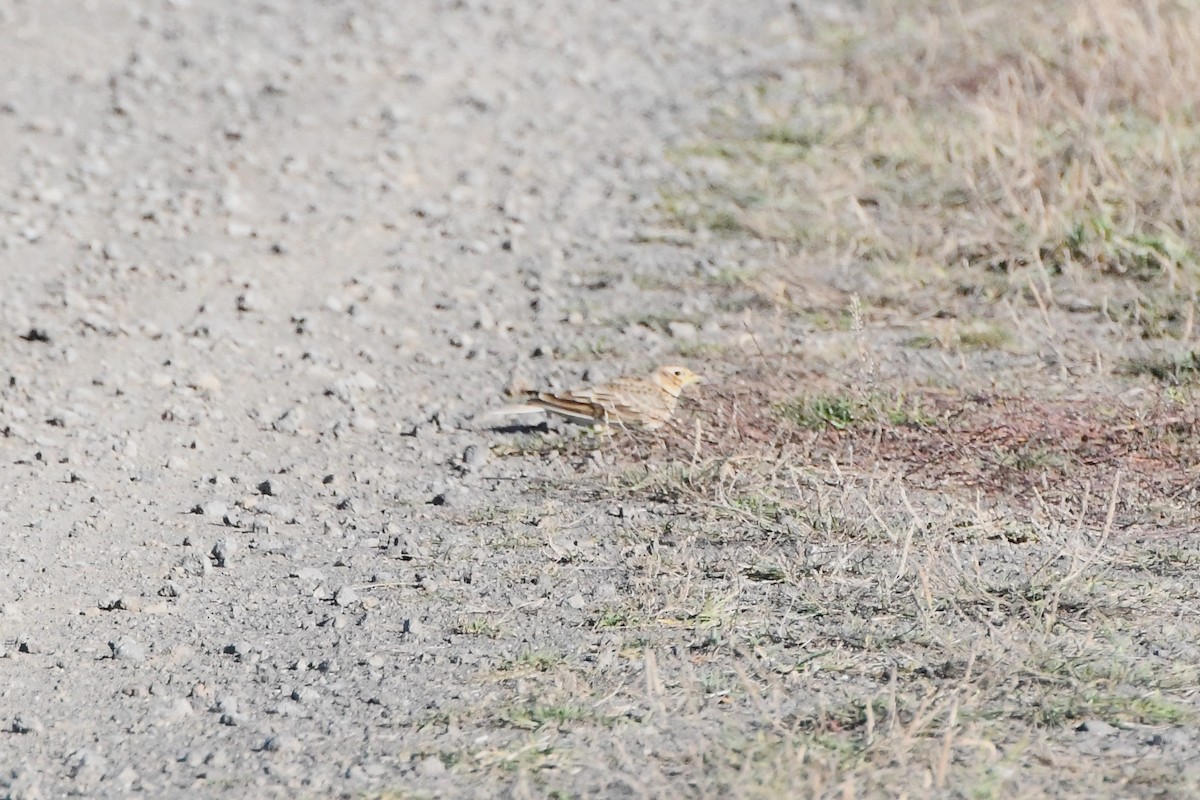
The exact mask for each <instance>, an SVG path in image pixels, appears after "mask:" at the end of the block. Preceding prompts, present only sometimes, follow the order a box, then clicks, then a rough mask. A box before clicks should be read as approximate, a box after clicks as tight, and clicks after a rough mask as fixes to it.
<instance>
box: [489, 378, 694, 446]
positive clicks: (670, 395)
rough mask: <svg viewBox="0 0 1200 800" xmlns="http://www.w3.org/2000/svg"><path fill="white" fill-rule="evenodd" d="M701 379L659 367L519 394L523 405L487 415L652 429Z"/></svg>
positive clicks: (664, 418)
mask: <svg viewBox="0 0 1200 800" xmlns="http://www.w3.org/2000/svg"><path fill="white" fill-rule="evenodd" d="M700 380H701V378H700V376H699V375H696V374H695V373H694V372H692V371H691V370H690V369H688V368H687V367H678V366H665V367H659V368H658V369H656V370H655V371H654V372H652V373H651V374H650V375H648V376H644V377H643V376H638V377H623V378H617V379H616V380H614V381H612V382H610V383H604V384H600V385H597V386H591V387H587V388H581V389H574V390H571V391H566V392H558V393H553V392H538V391H528V392H522V393H521V395H520V396H521V399H522V400H523V401H524V402H522V403H521V404H519V405H511V406H505V407H504V408H501V409H499V410H497V411H495V412H493V413H492V414H489V415H488V416H508V415H516V414H530V413H535V412H539V411H547V412H550V413H552V414H558V415H560V416H563V417H566V418H568V419H570V420H573V421H575V422H582V423H585V424H595V425H602V426H606V427H607V426H617V427H622V428H642V429H646V430H654V429H655V428H661V427H662V426H663V425H665V424H666V422H667V420H669V419H670V418H671V415H672V414H674V413H675V406H676V404H678V402H679V395H680V393H681V392H682V391H683V390H684V389H685V388H686V387H688V386H690V385H691V384H693V383H696V382H697V381H700Z"/></svg>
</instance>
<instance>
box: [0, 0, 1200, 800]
mask: <svg viewBox="0 0 1200 800" xmlns="http://www.w3.org/2000/svg"><path fill="white" fill-rule="evenodd" d="M822 13H825V14H827V16H828V17H829V18H837V17H838V15H839V14H840V13H841V12H840V11H839V10H838V9H837V8H835V7H830V8H828V9H824V11H823V12H822ZM812 19H813V17H809V16H806V13H802V12H801V11H800V10H798V7H797V5H796V4H790V3H786V2H773V1H771V0H750V1H748V2H738V3H728V2H700V3H682V2H672V1H671V0H661V1H660V0H651V1H650V2H645V1H644V0H643V1H642V2H632V1H630V2H625V1H624V0H619V1H618V2H603V3H566V2H563V3H553V2H537V1H536V0H535V1H534V2H517V1H516V0H512V1H511V2H510V1H507V0H501V2H473V1H468V2H461V1H460V2H419V3H387V2H372V1H371V0H339V1H336V2H316V1H315V0H262V1H261V2H255V3H243V2H233V0H213V1H212V2H207V1H205V2H202V1H201V0H138V1H137V2H125V1H122V2H116V1H115V0H82V1H75V0H0V277H2V279H3V280H2V283H0V434H2V435H0V554H2V558H0V571H2V572H0V575H2V577H0V673H2V676H3V677H2V680H0V730H2V732H0V742H2V745H3V746H0V787H3V791H0V795H2V796H4V797H10V798H25V799H26V800H33V799H34V798H50V797H59V796H67V795H73V796H84V797H122V796H134V795H145V796H151V797H188V798H193V797H218V796H221V797H289V798H291V797H313V798H317V797H348V798H359V797H362V798H376V797H377V798H408V797H413V798H417V797H478V798H493V797H512V798H526V797H529V798H534V797H563V798H566V797H603V798H609V797H698V798H703V797H718V796H721V797H797V796H803V797H842V798H845V797H857V796H880V797H884V796H886V797H911V798H917V797H933V796H939V797H964V798H966V797H970V798H984V797H1018V796H1020V797H1036V796H1048V797H1049V796H1052V797H1098V796H1112V797H1185V796H1200V744H1197V732H1198V730H1200V729H1198V727H1197V712H1198V711H1200V708H1198V706H1200V700H1198V698H1197V687H1200V638H1198V636H1200V622H1198V621H1197V620H1198V619H1200V616H1198V614H1197V609H1198V607H1200V584H1198V583H1197V580H1196V578H1195V571H1196V568H1197V566H1198V565H1200V543H1198V540H1197V539H1196V537H1195V535H1194V534H1195V531H1196V530H1197V524H1198V522H1200V520H1198V519H1197V512H1196V501H1197V489H1198V487H1200V472H1198V471H1197V468H1196V463H1197V456H1198V455H1200V445H1198V444H1197V442H1198V441H1200V438H1198V434H1200V415H1198V414H1197V413H1196V411H1195V404H1194V402H1193V397H1192V394H1191V388H1190V384H1189V380H1190V379H1191V377H1192V373H1194V372H1196V361H1195V358H1194V356H1191V355H1189V354H1190V352H1191V351H1190V349H1189V341H1190V337H1191V326H1190V320H1191V317H1188V319H1187V324H1186V331H1185V333H1184V334H1183V335H1180V336H1175V337H1174V338H1170V339H1169V341H1167V343H1166V344H1164V343H1163V341H1162V340H1158V339H1154V340H1152V339H1151V338H1147V337H1146V336H1143V335H1140V333H1136V332H1132V331H1133V329H1134V327H1136V324H1135V323H1131V322H1130V321H1129V319H1126V318H1124V317H1121V316H1120V315H1119V314H1116V313H1110V308H1113V307H1116V304H1117V303H1118V301H1123V299H1126V298H1128V296H1129V295H1130V294H1131V293H1134V292H1135V291H1136V290H1135V289H1130V288H1129V284H1128V283H1127V282H1124V281H1123V280H1121V279H1119V278H1115V277H1111V276H1109V277H1106V278H1104V279H1103V280H1099V279H1097V280H1095V281H1093V280H1090V279H1087V280H1084V279H1081V278H1079V276H1078V275H1076V276H1074V277H1073V276H1072V275H1071V274H1066V275H1063V276H1058V277H1055V278H1054V280H1053V281H1049V282H1043V283H1038V282H1036V281H1032V280H1029V279H1028V277H1027V276H1023V275H1017V276H1013V275H1007V276H1002V277H995V273H990V272H986V270H984V268H982V267H978V268H977V267H974V266H972V267H970V268H967V267H964V268H963V269H964V270H965V271H964V272H962V273H961V276H959V273H955V274H954V275H952V276H951V277H950V278H946V277H945V276H942V277H941V278H939V280H938V281H925V280H924V279H923V278H922V279H919V280H918V279H916V278H914V277H913V275H912V274H911V273H909V274H906V275H900V276H899V277H898V275H899V274H898V273H896V274H893V273H887V272H880V271H879V270H877V269H873V268H872V269H865V268H864V269H856V268H855V267H854V265H853V263H851V262H848V261H845V260H843V261H839V262H837V263H834V262H833V261H822V260H821V258H811V257H810V258H805V257H803V256H804V247H803V246H802V245H801V244H797V242H795V241H783V240H781V239H780V238H779V237H775V236H772V235H761V234H762V231H761V230H760V231H757V233H758V234H760V235H748V233H747V231H745V230H723V229H722V226H721V225H719V224H707V225H705V224H693V223H695V216H696V215H695V214H694V213H691V212H689V210H688V209H687V208H684V209H683V210H682V211H680V210H679V209H672V208H671V206H672V204H673V202H674V200H673V199H672V198H678V197H682V196H684V195H687V196H692V197H694V196H696V195H697V193H698V192H699V193H701V194H702V193H703V192H705V191H707V188H708V187H710V186H712V185H715V183H714V182H719V181H720V180H722V179H723V178H722V175H725V177H728V175H727V174H726V173H727V172H728V170H729V169H731V167H730V165H729V163H727V162H726V161H722V160H721V159H716V160H706V161H704V163H702V164H698V163H697V160H696V159H697V158H700V159H707V158H708V156H707V155H706V154H705V153H704V152H701V151H702V150H703V147H702V146H701V145H703V146H707V145H706V142H708V141H709V140H710V139H711V138H712V137H715V136H718V135H719V134H717V133H714V127H713V119H714V116H719V115H721V114H724V113H727V112H728V109H738V108H742V107H743V106H744V104H745V103H746V102H747V98H748V97H750V98H752V97H754V95H755V91H756V88H755V87H756V86H762V85H764V84H767V85H774V84H776V83H785V82H786V75H787V74H788V71H789V70H791V69H793V68H794V67H795V66H796V65H797V64H803V63H805V59H806V58H808V57H809V56H810V54H811V47H812V38H811V36H809V35H808V33H809V32H808V31H807V30H806V29H805V25H807V24H809V23H811V21H812ZM760 95H761V92H760ZM768 122H769V121H768ZM763 124H766V123H763ZM718 127H719V126H718ZM698 142H699V143H701V145H697V143H698ZM664 198H666V200H664ZM695 210H696V209H694V208H693V209H691V211H695ZM689 214H690V216H689ZM689 220H690V222H689ZM708 221H709V223H714V220H713V219H711V218H710V219H709V220H708ZM719 221H720V220H716V222H719ZM742 222H743V223H744V222H745V220H742ZM725 227H726V228H728V227H729V226H725ZM734 227H736V226H734ZM743 227H744V226H743ZM750 233H754V231H751V232H750ZM955 276H959V277H955ZM981 276H982V277H981ZM972 281H973V282H974V283H973V284H972V285H974V286H984V285H989V286H990V285H993V284H994V283H995V282H996V281H1008V283H1007V284H1005V285H1004V287H1003V290H1002V291H996V292H990V293H989V292H983V291H981V292H975V291H966V290H964V288H963V287H964V285H966V283H964V282H967V283H970V282H972ZM989 282H991V283H989ZM1110 298H1115V299H1114V300H1112V303H1113V305H1110V304H1109V299H1110ZM1130 307H1131V306H1128V305H1126V306H1122V308H1130ZM1139 308H1140V306H1139ZM1189 308H1190V306H1189ZM1138 319H1139V320H1140V319H1141V317H1139V318H1138ZM1181 319H1182V317H1179V316H1176V317H1171V324H1172V325H1174V326H1175V327H1176V328H1178V327H1179V326H1180V325H1183V323H1182V322H1180V320H1181ZM1175 332H1176V333H1177V331H1175ZM663 363H682V364H686V365H687V366H689V367H691V368H692V369H695V370H696V371H697V372H701V373H704V374H705V375H706V377H707V379H708V380H707V383H705V384H704V385H703V386H701V387H698V389H697V390H696V391H690V392H689V393H688V394H687V395H685V399H684V402H683V403H682V404H681V407H680V410H679V412H678V413H677V416H676V419H675V420H674V421H673V423H672V424H671V425H670V426H669V427H668V428H667V429H666V430H664V431H660V432H648V433H636V432H629V431H618V432H617V433H616V434H614V435H613V436H593V435H590V434H588V433H586V432H580V431H579V430H577V429H575V428H572V427H571V426H569V425H567V424H565V423H558V422H549V423H545V424H543V423H540V422H538V421H534V422H533V423H532V424H529V425H524V426H520V425H517V424H513V425H509V426H499V427H495V426H489V425H483V424H480V423H479V421H478V420H477V419H476V418H477V417H478V416H479V415H480V414H481V413H482V412H486V411H488V410H489V409H493V408H495V407H497V406H498V405H499V404H500V403H501V402H502V398H501V394H502V391H503V389H504V388H505V386H507V385H510V384H511V383H512V382H513V381H514V380H516V379H519V380H521V381H525V382H528V383H530V384H534V385H545V386H549V387H565V386H571V385H574V384H576V383H581V382H586V381H594V380H598V379H600V378H604V377H615V376H616V375H618V374H623V373H627V372H632V373H638V372H643V371H647V370H649V369H651V368H653V367H654V366H655V365H657V364H663Z"/></svg>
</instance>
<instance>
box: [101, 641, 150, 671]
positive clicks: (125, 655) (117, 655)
mask: <svg viewBox="0 0 1200 800" xmlns="http://www.w3.org/2000/svg"><path fill="white" fill-rule="evenodd" d="M108 646H109V649H111V650H112V657H113V658H114V659H116V660H118V661H129V662H132V663H134V664H140V663H141V662H143V661H145V660H146V648H145V647H143V646H142V645H141V643H140V642H138V641H137V640H136V639H131V638H130V637H128V636H122V637H121V638H120V639H117V640H116V641H113V642H109V643H108Z"/></svg>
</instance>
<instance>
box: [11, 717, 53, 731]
mask: <svg viewBox="0 0 1200 800" xmlns="http://www.w3.org/2000/svg"><path fill="white" fill-rule="evenodd" d="M11 730H12V732H13V733H32V734H39V733H45V732H46V726H45V724H43V722H42V721H41V720H40V719H38V718H37V717H35V716H33V715H32V714H17V715H16V716H15V717H13V721H12V726H11Z"/></svg>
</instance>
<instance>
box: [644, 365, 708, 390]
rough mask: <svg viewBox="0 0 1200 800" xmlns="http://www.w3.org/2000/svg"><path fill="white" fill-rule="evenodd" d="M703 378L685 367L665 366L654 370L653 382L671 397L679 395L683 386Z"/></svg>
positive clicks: (698, 381)
mask: <svg viewBox="0 0 1200 800" xmlns="http://www.w3.org/2000/svg"><path fill="white" fill-rule="evenodd" d="M703 380H704V379H703V378H702V377H700V376H699V375H697V374H696V373H694V372H692V371H691V370H690V369H688V368H687V367H676V366H666V367H659V368H658V369H657V370H655V371H654V382H655V383H657V384H658V385H659V386H661V387H662V389H663V391H665V392H667V393H668V394H670V395H671V396H672V397H679V393H680V392H682V391H683V390H684V388H685V387H687V386H691V385H692V384H693V383H700V382H702V381H703Z"/></svg>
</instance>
